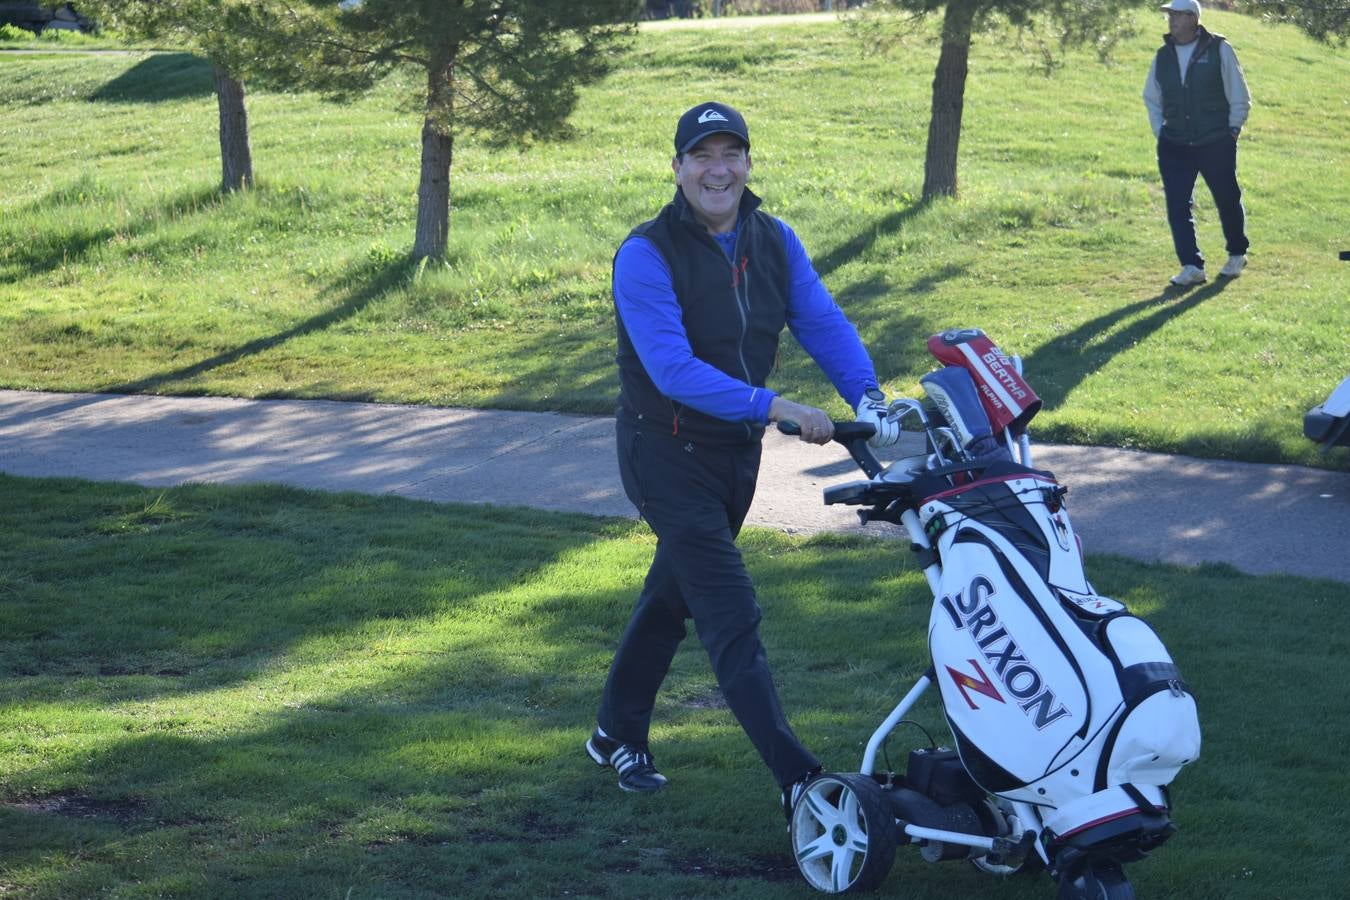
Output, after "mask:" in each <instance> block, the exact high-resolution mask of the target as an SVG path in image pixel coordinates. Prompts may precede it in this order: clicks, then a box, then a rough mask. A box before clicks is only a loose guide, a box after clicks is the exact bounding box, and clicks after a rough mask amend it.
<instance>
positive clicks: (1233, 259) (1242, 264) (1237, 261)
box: [1219, 254, 1247, 278]
mask: <svg viewBox="0 0 1350 900" xmlns="http://www.w3.org/2000/svg"><path fill="white" fill-rule="evenodd" d="M1245 268H1247V257H1246V255H1245V254H1243V255H1241V256H1230V257H1228V262H1226V263H1224V264H1223V268H1222V269H1220V270H1219V275H1220V276H1222V277H1224V278H1236V277H1238V276H1239V275H1241V274H1242V270H1243V269H1245Z"/></svg>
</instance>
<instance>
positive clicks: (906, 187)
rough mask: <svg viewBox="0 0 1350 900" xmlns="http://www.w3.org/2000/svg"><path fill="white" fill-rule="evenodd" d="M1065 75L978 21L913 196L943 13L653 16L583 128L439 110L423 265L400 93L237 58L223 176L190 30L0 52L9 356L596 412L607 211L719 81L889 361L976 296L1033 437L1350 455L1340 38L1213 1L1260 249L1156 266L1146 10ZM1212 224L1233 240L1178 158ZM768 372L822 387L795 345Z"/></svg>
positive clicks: (887, 370)
mask: <svg viewBox="0 0 1350 900" xmlns="http://www.w3.org/2000/svg"><path fill="white" fill-rule="evenodd" d="M1139 21H1140V24H1141V27H1142V29H1143V33H1142V34H1141V36H1140V37H1138V38H1136V39H1134V40H1132V41H1130V42H1128V43H1127V44H1126V45H1125V46H1123V47H1122V48H1121V50H1120V52H1119V54H1118V57H1117V61H1116V64H1115V65H1114V66H1112V67H1109V68H1103V67H1101V66H1099V65H1098V64H1097V63H1096V62H1095V58H1094V57H1092V56H1091V55H1089V54H1085V53H1079V54H1073V55H1071V56H1070V57H1069V58H1068V60H1067V65H1066V66H1065V67H1064V69H1063V70H1062V71H1061V72H1059V73H1058V74H1057V75H1056V76H1054V77H1053V78H1048V79H1047V78H1044V77H1042V76H1040V75H1038V74H1036V72H1035V71H1034V70H1033V68H1032V66H1031V58H1030V56H1027V55H1020V54H1018V53H1017V52H1015V51H1014V50H1013V49H1012V45H1013V43H1014V42H1013V41H1012V40H1011V39H1010V36H1008V35H995V36H982V37H980V38H979V39H978V40H977V42H976V46H975V48H974V51H973V56H972V71H971V78H970V82H969V86H968V94H967V104H966V117H965V131H964V134H963V138H962V144H961V184H962V189H963V193H962V197H961V198H960V199H959V200H956V201H950V202H940V203H935V204H932V205H927V206H925V205H922V204H920V203H919V202H918V201H917V200H916V199H915V198H916V196H917V195H918V193H919V188H920V185H921V182H922V159H923V147H924V140H925V134H926V127H927V117H928V102H929V83H930V81H931V78H932V67H933V63H934V59H935V53H936V48H935V47H934V46H933V44H932V42H931V41H929V40H926V39H923V38H922V37H920V36H916V37H914V38H911V39H910V40H909V41H908V43H907V44H906V45H905V46H904V47H903V48H902V49H901V50H900V51H899V52H897V53H896V54H894V55H893V56H891V57H888V58H877V57H864V56H862V55H861V54H860V52H859V49H858V45H857V44H856V43H855V42H854V41H853V39H852V38H850V36H849V35H848V34H847V32H846V31H845V30H844V29H843V28H842V26H840V25H839V24H838V23H837V22H836V21H834V20H833V19H830V18H828V17H826V18H816V19H813V20H812V21H810V22H809V23H806V24H802V23H786V24H783V23H779V24H768V25H753V26H749V27H746V26H745V25H744V23H743V22H742V25H741V27H736V28H723V27H719V26H716V25H709V26H707V27H683V28H670V29H651V30H644V31H643V32H642V33H641V34H640V36H639V37H638V39H637V41H636V43H635V44H634V46H633V48H632V50H631V52H629V53H628V54H627V55H626V56H625V57H624V58H623V59H622V60H621V61H620V65H619V67H618V69H617V70H616V71H615V72H614V74H613V75H612V76H611V77H609V78H608V79H607V80H606V81H604V82H603V83H602V84H599V85H597V86H595V87H593V88H590V89H588V90H586V91H585V92H584V94H583V97H582V100H581V104H580V106H579V108H578V110H577V112H576V115H575V117H574V123H575V126H576V134H575V137H574V138H573V139H572V140H570V141H567V142H564V143H560V144H553V145H545V146H537V147H533V148H530V149H529V150H526V151H518V150H504V151H503V150H492V149H490V148H489V147H487V146H486V145H485V144H484V143H483V142H482V141H480V140H477V139H473V138H470V137H467V136H465V137H462V138H461V139H460V140H459V141H458V142H457V144H456V155H455V160H456V162H455V168H454V170H453V173H452V197H453V210H452V213H451V229H452V233H451V250H450V256H449V261H448V265H447V266H445V267H433V268H429V269H426V270H423V271H417V270H415V269H413V268H412V267H411V266H409V264H408V263H407V261H406V258H405V256H404V253H405V251H406V249H407V248H409V247H410V246H411V240H412V223H413V213H414V194H415V179H416V173H417V159H418V152H419V140H418V135H419V124H418V118H417V115H416V113H415V112H414V111H413V110H412V109H409V108H408V107H406V106H400V105H399V98H400V97H401V96H402V94H401V93H400V92H399V91H400V89H399V87H398V85H394V84H391V85H389V86H388V87H387V88H386V89H384V90H383V91H382V92H381V93H380V94H379V95H377V96H374V97H371V98H368V99H365V100H362V101H360V102H356V103H349V104H344V105H334V104H329V103H325V102H322V101H321V100H319V99H318V98H316V97H314V96H311V95H306V94H296V93H287V92H283V91H278V90H269V89H267V88H266V87H264V86H254V87H253V89H252V90H251V92H250V97H249V108H250V114H251V131H252V138H253V147H254V152H255V162H256V170H257V175H258V179H259V187H258V189H257V190H255V191H253V192H251V193H249V194H248V195H246V196H235V197H230V198H227V199H222V198H220V197H219V196H217V194H216V193H215V186H216V183H217V181H218V177H219V159H218V148H217V144H216V132H215V128H216V109H215V103H214V98H213V96H212V94H211V86H210V78H209V71H208V69H207V67H206V66H205V65H204V64H203V63H202V62H200V61H198V60H196V59H194V58H192V57H189V56H187V55H185V54H175V53H160V54H154V55H130V56H123V55H32V54H23V55H18V54H10V55H3V54H0V384H3V385H4V386H6V387H13V388H32V389H52V390H82V391H83V390H89V391H123V392H127V391H130V392H150V393H169V394H201V393H210V394H227V395H236V396H246V397H280V396H286V397H330V398H339V399H370V400H381V401H400V402H411V403H428V404H439V405H456V406H470V407H508V408H519V409H551V410H572V411H583V412H590V413H607V412H609V411H610V410H611V409H612V406H613V396H614V393H615V379H614V374H613V362H612V355H613V334H612V332H613V325H612V321H611V316H612V313H611V309H610V300H609V295H608V277H609V264H610V258H611V255H612V253H613V251H614V248H615V246H616V245H617V243H618V242H619V241H620V240H621V239H622V237H623V236H624V235H625V234H626V232H627V230H628V229H629V228H630V227H631V226H632V225H633V224H635V223H636V222H638V221H641V220H642V219H644V218H646V217H648V216H650V215H651V214H652V213H654V212H655V210H656V209H657V208H658V207H659V206H660V205H661V204H662V203H663V202H664V201H665V200H666V199H668V195H669V193H670V191H671V174H670V172H669V169H668V158H669V141H670V133H671V130H672V127H673V124H674V121H675V118H676V117H677V116H678V114H679V113H680V112H681V111H682V110H683V109H685V108H686V107H687V106H689V105H691V104H693V103H695V102H698V101H700V100H703V99H706V98H709V97H720V98H724V99H727V100H730V101H731V102H733V103H735V104H736V105H738V106H739V107H741V108H742V109H743V110H744V111H745V112H746V113H747V114H748V116H749V120H750V124H751V130H752V137H753V140H754V159H755V172H754V175H753V184H754V188H755V190H757V191H759V192H761V193H762V194H763V195H764V196H765V197H766V198H767V200H768V204H769V208H770V209H771V210H773V211H775V212H777V213H779V214H781V215H782V216H783V217H784V218H786V219H787V220H788V221H789V222H791V223H792V224H793V225H794V226H795V227H796V228H797V230H798V231H799V233H800V234H801V235H802V237H803V239H804V241H805V243H806V245H807V247H808V249H809V250H810V251H811V252H812V253H813V255H814V259H815V262H816V265H817V268H818V269H819V270H820V272H821V273H822V275H823V276H824V277H825V280H826V283H827V284H828V285H829V286H830V288H831V289H832V290H833V291H834V292H835V294H836V296H837V298H838V299H839V301H840V303H841V304H842V305H843V306H844V308H845V309H846V311H847V312H848V313H849V315H850V316H851V317H852V318H853V319H854V320H855V321H856V322H858V323H859V326H860V330H861V331H862V333H863V335H864V337H865V339H866V341H867V342H868V344H869V346H870V347H871V349H872V351H873V355H874V357H875V358H876V361H877V365H878V368H879V371H880V374H881V376H882V378H883V380H884V382H885V383H886V385H887V386H888V387H889V388H890V389H891V390H892V391H897V392H912V391H914V390H915V389H916V386H917V379H918V377H919V376H920V375H921V374H923V373H924V372H925V371H926V370H927V369H928V368H929V367H930V360H929V359H928V357H927V356H926V354H925V352H924V350H923V339H924V338H925V337H926V336H927V335H928V334H930V333H932V332H934V331H937V330H940V329H943V328H947V327H952V326H966V325H979V326H982V327H984V328H985V329H986V330H987V331H988V332H989V333H990V334H991V335H993V336H994V337H995V339H996V340H998V341H999V342H1000V343H1001V344H1002V345H1003V346H1004V347H1005V349H1007V350H1009V351H1010V352H1015V353H1019V354H1022V355H1023V356H1025V357H1026V358H1027V365H1028V372H1029V376H1030V378H1031V381H1032V384H1033V385H1034V386H1035V387H1036V388H1037V389H1038V391H1039V392H1040V394H1041V396H1042V397H1043V398H1044V399H1045V401H1046V407H1045V411H1044V412H1043V413H1042V414H1041V416H1040V418H1039V419H1038V426H1039V434H1040V436H1041V437H1042V438H1044V439H1050V440H1060V441H1069V442H1087V443H1100V444H1110V445H1116V446H1129V447H1140V448H1148V449H1157V450H1169V451H1184V452H1188V453H1192V454H1196V455H1200V456H1210V457H1232V458H1241V459H1249V460H1267V461H1276V460H1282V461H1293V462H1300V463H1311V464H1317V465H1335V466H1345V465H1347V455H1346V454H1345V452H1344V451H1338V452H1337V454H1335V455H1333V456H1331V457H1327V458H1322V457H1318V456H1317V455H1316V452H1315V449H1314V447H1313V446H1312V444H1311V443H1310V442H1308V441H1306V440H1304V439H1303V437H1302V434H1301V418H1302V414H1303V412H1304V411H1306V410H1307V409H1308V408H1309V407H1310V406H1312V405H1314V404H1315V403H1318V402H1320V401H1321V400H1322V399H1324V398H1325V396H1326V394H1327V392H1328V391H1329V390H1330V389H1331V388H1332V387H1333V386H1334V385H1335V384H1336V383H1337V382H1339V380H1340V379H1341V378H1343V377H1344V375H1345V371H1344V370H1345V359H1346V355H1347V354H1346V348H1347V345H1346V334H1347V333H1350V304H1346V303H1345V302H1344V300H1345V295H1346V285H1347V283H1350V267H1348V266H1346V265H1345V264H1343V263H1339V262H1338V261H1337V260H1336V251H1337V250H1339V249H1342V248H1343V247H1345V246H1346V245H1347V243H1348V242H1350V232H1347V228H1346V218H1345V210H1346V209H1350V179H1347V178H1346V177H1345V176H1344V172H1345V171H1347V169H1350V159H1348V158H1347V148H1350V106H1347V104H1346V102H1345V97H1344V90H1343V86H1344V85H1345V84H1347V83H1350V62H1348V61H1347V57H1346V56H1345V54H1344V53H1339V52H1337V51H1334V50H1331V49H1327V48H1324V47H1321V46H1318V45H1316V44H1313V43H1311V42H1310V41H1308V40H1307V39H1305V38H1304V37H1302V36H1301V34H1300V33H1298V32H1297V31H1295V30H1293V29H1290V28H1282V27H1272V26H1268V25H1265V24H1262V23H1260V22H1259V21H1257V20H1254V19H1251V18H1246V17H1241V16H1237V15H1232V14H1225V13H1220V12H1215V13H1207V14H1206V23H1207V24H1209V25H1210V26H1211V27H1212V28H1213V29H1214V30H1216V31H1219V32H1223V33H1226V34H1227V35H1228V36H1229V37H1230V38H1231V40H1232V41H1233V43H1234V45H1235V46H1236V47H1237V49H1238V51H1239V53H1240V55H1241V58H1242V60H1243V62H1244V65H1245V67H1246V71H1247V75H1248V79H1249V81H1250V83H1251V86H1252V90H1253V93H1254V95H1255V98H1256V107H1255V110H1254V112H1253V116H1252V120H1251V122H1250V125H1249V127H1248V129H1247V130H1246V132H1245V133H1244V137H1243V144H1242V151H1241V153H1242V161H1241V164H1242V178H1243V182H1244V186H1245V188H1246V194H1247V206H1248V209H1249V213H1250V231H1251V235H1252V239H1253V242H1254V243H1253V250H1252V265H1251V267H1250V268H1249V269H1248V273H1247V274H1246V275H1244V276H1243V277H1242V278H1240V279H1238V280H1236V281H1234V282H1232V283H1231V284H1223V283H1211V284H1208V285H1205V286H1203V287H1201V288H1199V289H1196V290H1191V291H1187V292H1182V291H1170V290H1164V285H1165V284H1166V279H1167V277H1168V276H1169V275H1171V274H1172V273H1173V272H1174V271H1175V269H1176V265H1175V261H1174V259H1173V257H1172V253H1171V245H1170V239H1169V236H1168V232H1167V227H1166V224H1165V222H1164V218H1163V210H1162V198H1161V191H1160V187H1159V185H1158V178H1157V175H1156V172H1155V166H1154V161H1153V148H1152V137H1151V135H1150V134H1149V131H1148V126H1147V123H1146V117H1145V114H1144V109H1143V104H1142V102H1141V100H1140V91H1141V89H1142V83H1143V77H1144V74H1145V72H1146V70H1147V65H1148V60H1149V56H1150V54H1151V53H1152V51H1153V48H1154V47H1155V46H1156V43H1157V40H1158V34H1159V33H1160V32H1161V28H1162V21H1161V17H1160V16H1159V15H1158V14H1157V13H1148V14H1146V15H1141V18H1140V20H1139ZM1198 196H1199V206H1200V210H1199V217H1200V220H1201V237H1202V244H1203V246H1204V247H1206V248H1207V250H1208V252H1209V254H1210V257H1211V259H1215V258H1222V247H1221V246H1220V244H1221V238H1220V236H1219V232H1218V224H1217V221H1216V219H1215V216H1214V214H1213V209H1212V206H1211V204H1210V202H1209V199H1208V196H1207V194H1206V193H1205V192H1204V190H1203V188H1202V189H1201V190H1200V193H1199V195H1198ZM785 347H786V349H785V351H784V353H783V357H782V366H781V371H780V372H779V373H778V374H777V375H776V376H775V378H774V379H773V381H772V383H773V384H774V385H775V386H777V387H778V388H780V389H781V390H783V391H785V392H787V393H789V395H791V396H794V397H797V398H800V399H803V400H806V401H809V402H815V403H831V404H833V405H832V408H833V409H834V410H835V411H836V412H838V413H840V414H843V413H844V412H845V410H844V409H843V405H842V403H841V402H840V401H838V400H837V398H832V397H831V395H830V392H829V389H828V387H827V386H826V385H825V384H824V382H823V379H821V378H820V377H819V376H818V374H816V373H815V371H814V368H813V367H812V366H811V364H810V363H809V361H808V360H806V359H805V357H804V354H803V353H802V352H801V351H800V349H799V348H797V347H796V346H795V344H792V343H791V342H790V341H788V342H787V344H786V345H785Z"/></svg>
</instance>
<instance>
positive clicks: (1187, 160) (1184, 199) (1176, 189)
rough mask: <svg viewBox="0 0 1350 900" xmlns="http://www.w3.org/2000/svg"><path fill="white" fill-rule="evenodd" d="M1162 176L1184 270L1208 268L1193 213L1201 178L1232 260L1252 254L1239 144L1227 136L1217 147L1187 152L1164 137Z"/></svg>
mask: <svg viewBox="0 0 1350 900" xmlns="http://www.w3.org/2000/svg"><path fill="white" fill-rule="evenodd" d="M1158 171H1159V172H1160V173H1161V174H1162V180H1163V196H1164V197H1165V198H1166V200H1167V224H1168V225H1169V226H1170V227H1171V229H1172V246H1173V247H1174V248H1175V249H1176V251H1177V259H1178V260H1179V261H1180V262H1181V264H1182V265H1183V266H1196V267H1198V268H1201V269H1203V268H1204V267H1205V257H1204V254H1202V253H1201V252H1200V248H1199V247H1198V246H1197V245H1196V240H1195V216H1194V215H1193V213H1192V212H1191V208H1192V207H1193V206H1194V205H1195V179H1196V177H1197V176H1199V177H1202V178H1204V179H1205V184H1207V185H1209V192H1210V194H1211V195H1212V196H1213V197H1214V208H1215V209H1217V210H1218V211H1219V224H1221V225H1222V226H1223V237H1224V243H1225V249H1226V250H1227V251H1228V255H1229V256H1241V255H1242V254H1244V253H1246V252H1247V246H1248V243H1247V212H1246V210H1245V209H1243V208H1242V188H1240V187H1238V180H1237V141H1235V140H1233V139H1232V138H1230V137H1224V138H1220V139H1219V140H1217V141H1215V142H1214V143H1212V144H1205V145H1203V146H1200V147H1188V146H1186V145H1185V144H1174V143H1172V142H1171V141H1169V140H1167V139H1166V138H1159V139H1158Z"/></svg>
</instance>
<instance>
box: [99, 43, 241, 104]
mask: <svg viewBox="0 0 1350 900" xmlns="http://www.w3.org/2000/svg"><path fill="white" fill-rule="evenodd" d="M214 93H215V82H214V81H213V80H212V77H211V64H210V63H209V62H207V61H206V60H204V59H202V58H201V57H198V56H193V55H192V54H191V53H156V54H153V55H151V56H148V57H146V58H145V59H144V60H142V61H141V62H139V63H137V64H136V65H134V66H132V67H131V68H130V69H127V70H126V71H125V72H123V73H122V74H121V75H118V76H117V77H116V78H114V79H113V80H112V81H109V82H108V83H107V84H105V85H103V86H102V87H101V88H99V89H98V90H96V91H94V92H93V93H92V94H90V95H89V99H90V100H92V101H94V102H96V103H163V102H164V101H166V100H185V99H192V98H197V97H206V96H210V95H211V94H214Z"/></svg>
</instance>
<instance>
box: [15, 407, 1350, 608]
mask: <svg viewBox="0 0 1350 900" xmlns="http://www.w3.org/2000/svg"><path fill="white" fill-rule="evenodd" d="M1033 431H1034V429H1033ZM613 443H614V442H613V420H612V419H610V418H607V417H586V416H571V415H561V414H556V413H526V412H502V411H491V410H464V409H438V408H431V407H423V406H394V405H387V404H373V403H339V402H333V401H324V400H318V401H312V400H311V401H301V400H235V399H222V398H210V397H190V398H189V397H151V396H127V395H117V394H49V393H34V392H28V391H4V390H0V472H5V473H8V474H11V475H23V476H76V477H80V478H88V479H92V480H96V481H132V482H136V483H139V484H145V485H174V484H182V483H184V482H194V481H195V482H219V483H229V484H241V483H248V482H275V483H282V484H289V485H294V486H297V487H303V488H315V489H319V490H328V491H361V492H366V493H375V494H397V495H399V496H402V497H410V498H416V499H420V500H430V501H438V502H444V501H456V502H463V503H493V504H499V505H519V506H531V507H537V508H541V509H550V510H562V511H569V512H583V513H593V514H596V515H609V516H632V515H633V509H632V507H631V506H630V505H629V504H628V501H627V500H626V499H625V498H624V496H623V492H622V489H621V488H620V485H619V478H618V471H617V467H616V464H615V460H614V446H613ZM1035 462H1036V464H1037V466H1038V467H1040V468H1044V469H1049V470H1050V471H1052V472H1054V473H1055V474H1056V476H1057V477H1058V478H1059V480H1060V481H1061V482H1062V483H1063V484H1065V485H1067V486H1068V488H1069V495H1068V504H1069V510H1070V513H1071V515H1072V516H1073V522H1074V528H1075V530H1076V531H1077V532H1078V533H1079V535H1080V536H1081V537H1082V539H1083V542H1084V544H1085V547H1086V549H1087V550H1088V552H1090V553H1092V552H1098V553H1117V554H1121V555H1124V556H1129V557H1133V558H1135V559H1139V560H1143V561H1146V562H1156V561H1163V562H1172V563H1181V564H1187V565H1193V564H1198V563H1202V562H1207V561H1212V562H1221V563H1228V564H1229V565H1232V566H1234V567H1236V568H1238V569H1240V570H1241V571H1243V572H1249V573H1253V574H1268V573H1277V572H1288V573H1293V574H1297V575H1306V576H1311V577H1318V578H1331V579H1337V580H1340V581H1345V582H1350V472H1340V471H1337V472H1331V471H1324V470H1319V469H1309V468H1303V467H1299V466H1266V465H1254V464H1249V463H1233V462H1216V461H1212V460H1199V459H1192V458H1189V457H1180V456H1166V455H1161V454H1154V453H1138V452H1134V451H1128V450H1114V449H1109V448H1102V447H1068V446H1061V445H1049V444H1046V445H1039V446H1037V447H1036V448H1035ZM859 477H861V476H860V473H859V472H858V471H857V469H856V468H855V467H854V466H853V463H852V462H851V461H850V460H849V458H848V455H847V454H846V453H845V452H844V450H843V448H842V447H840V446H839V445H837V444H832V445H829V446H827V447H817V446H814V445H807V444H803V443H801V442H800V441H797V440H795V439H792V438H787V437H784V436H782V435H780V434H778V433H776V432H772V431H771V432H770V433H769V435H768V436H767V437H766V438H765V452H764V465H763V470H762V473H761V477H760V486H759V490H758V493H757V496H756V500H755V504H754V506H753V507H752V508H751V510H750V518H749V521H750V523H751V524H755V525H764V526H769V527H773V528H780V529H783V530H786V531H791V532H798V533H810V532H816V531H822V530H834V531H857V530H859V529H860V526H859V525H858V521H857V517H856V513H855V512H854V511H853V510H852V509H848V508H844V507H826V506H824V505H823V504H822V503H821V490H822V488H824V487H825V486H826V485H830V484H837V483H840V482H844V481H852V480H855V479H857V478H859ZM2 502H3V497H0V503H2ZM869 530H870V531H872V532H875V533H879V534H883V533H889V534H892V535H895V534H898V532H897V531H896V530H895V529H894V528H892V527H891V526H888V525H876V526H872V528H870V529H869Z"/></svg>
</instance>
